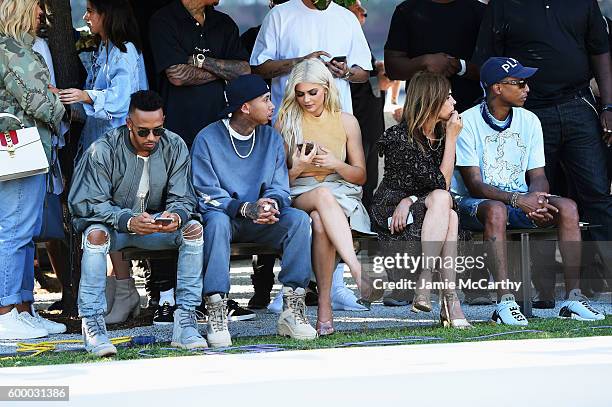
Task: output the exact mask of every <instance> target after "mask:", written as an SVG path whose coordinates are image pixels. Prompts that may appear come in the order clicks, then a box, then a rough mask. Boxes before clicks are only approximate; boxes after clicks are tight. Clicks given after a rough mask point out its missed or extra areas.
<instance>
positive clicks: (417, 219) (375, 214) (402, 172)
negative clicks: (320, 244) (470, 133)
mask: <svg viewBox="0 0 612 407" xmlns="http://www.w3.org/2000/svg"><path fill="white" fill-rule="evenodd" d="M407 131H408V129H407V126H406V123H405V122H402V123H400V124H398V125H396V126H393V127H390V128H389V129H387V130H386V131H385V132H384V133H383V135H382V136H381V137H380V139H379V140H378V143H377V145H378V152H379V155H380V156H383V155H384V157H385V173H384V176H383V180H382V182H381V184H380V186H379V187H378V189H377V190H376V193H375V194H374V199H373V203H372V207H371V212H372V214H371V215H372V216H371V220H372V226H373V228H374V231H375V232H376V233H378V238H379V240H382V241H420V240H421V229H422V227H423V220H424V218H425V211H426V207H425V198H426V197H427V195H428V194H429V193H430V192H431V191H433V190H435V189H443V190H446V181H445V179H444V175H443V174H442V172H441V171H440V164H441V163H442V156H443V155H444V141H442V142H440V144H441V145H439V146H438V143H435V144H434V145H433V149H432V148H431V147H430V146H429V145H427V144H425V145H424V146H423V145H420V144H419V142H418V141H416V140H414V141H410V140H408V137H407ZM411 195H415V196H416V197H417V198H418V200H417V202H416V203H415V204H413V205H412V206H411V207H410V212H411V213H412V216H413V219H414V222H413V223H412V224H410V225H408V226H407V227H406V229H404V231H403V232H401V233H395V234H393V235H392V234H391V231H390V230H389V228H388V223H387V219H388V218H389V217H391V216H393V212H394V211H395V208H396V207H397V205H398V204H399V203H400V201H401V200H402V199H404V198H406V197H408V196H411Z"/></svg>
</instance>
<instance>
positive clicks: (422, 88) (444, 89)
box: [402, 71, 450, 141]
mask: <svg viewBox="0 0 612 407" xmlns="http://www.w3.org/2000/svg"><path fill="white" fill-rule="evenodd" d="M449 92H450V82H449V81H448V79H446V77H444V76H442V75H440V74H437V73H432V72H425V71H421V72H417V73H416V74H415V75H414V76H413V77H412V79H410V83H409V84H408V89H406V102H405V103H404V113H403V115H402V119H403V120H404V121H405V122H406V126H407V127H408V135H407V136H408V139H409V140H410V141H414V136H415V135H417V134H418V135H421V136H423V126H425V125H426V124H427V123H430V122H432V121H435V120H436V119H437V118H438V115H439V114H440V111H441V110H442V107H443V105H444V102H446V100H447V99H448V96H449ZM434 131H435V133H436V134H437V135H438V136H441V137H444V128H443V125H442V124H441V123H438V124H437V125H436V128H435V129H434Z"/></svg>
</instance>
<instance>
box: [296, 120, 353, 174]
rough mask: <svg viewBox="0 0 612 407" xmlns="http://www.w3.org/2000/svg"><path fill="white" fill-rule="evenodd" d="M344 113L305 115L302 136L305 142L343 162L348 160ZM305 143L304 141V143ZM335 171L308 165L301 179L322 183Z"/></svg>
mask: <svg viewBox="0 0 612 407" xmlns="http://www.w3.org/2000/svg"><path fill="white" fill-rule="evenodd" d="M341 117H342V112H332V113H330V112H328V111H327V110H323V113H322V114H321V116H319V117H316V116H313V115H311V114H308V113H306V114H304V117H303V119H302V136H303V138H304V141H311V142H314V143H316V144H318V145H320V146H323V147H325V148H326V149H328V150H329V151H331V152H332V153H333V154H334V156H336V157H337V158H338V159H340V160H341V161H345V160H346V141H347V136H346V130H344V126H343V125H342V118H341ZM302 142H303V141H302ZM329 174H333V171H331V170H328V169H324V168H319V167H316V166H314V165H308V166H307V167H306V169H305V170H304V172H302V174H300V177H315V179H316V180H317V181H319V182H322V181H323V180H324V179H325V177H326V176H328V175H329Z"/></svg>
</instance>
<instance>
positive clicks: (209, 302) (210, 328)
mask: <svg viewBox="0 0 612 407" xmlns="http://www.w3.org/2000/svg"><path fill="white" fill-rule="evenodd" d="M206 310H207V311H208V324H207V325H206V338H207V339H208V344H209V345H210V346H211V347H212V348H220V347H224V346H232V337H231V336H230V333H229V329H228V328H227V300H226V299H225V298H222V297H221V296H220V295H219V294H213V295H210V296H208V297H206Z"/></svg>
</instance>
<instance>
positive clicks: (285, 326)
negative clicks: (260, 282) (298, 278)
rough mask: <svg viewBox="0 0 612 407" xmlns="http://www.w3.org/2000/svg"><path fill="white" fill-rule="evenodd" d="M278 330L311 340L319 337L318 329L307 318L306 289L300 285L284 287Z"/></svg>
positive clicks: (296, 337) (281, 332)
mask: <svg viewBox="0 0 612 407" xmlns="http://www.w3.org/2000/svg"><path fill="white" fill-rule="evenodd" d="M276 331H277V332H278V334H279V335H281V336H289V337H291V338H293V339H299V340H310V339H315V338H316V337H317V331H315V329H314V328H313V327H312V326H310V323H309V322H308V318H306V290H304V289H303V288H301V287H299V288H296V289H295V290H294V289H293V288H291V287H283V312H281V314H280V317H279V318H278V324H277V327H276Z"/></svg>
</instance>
